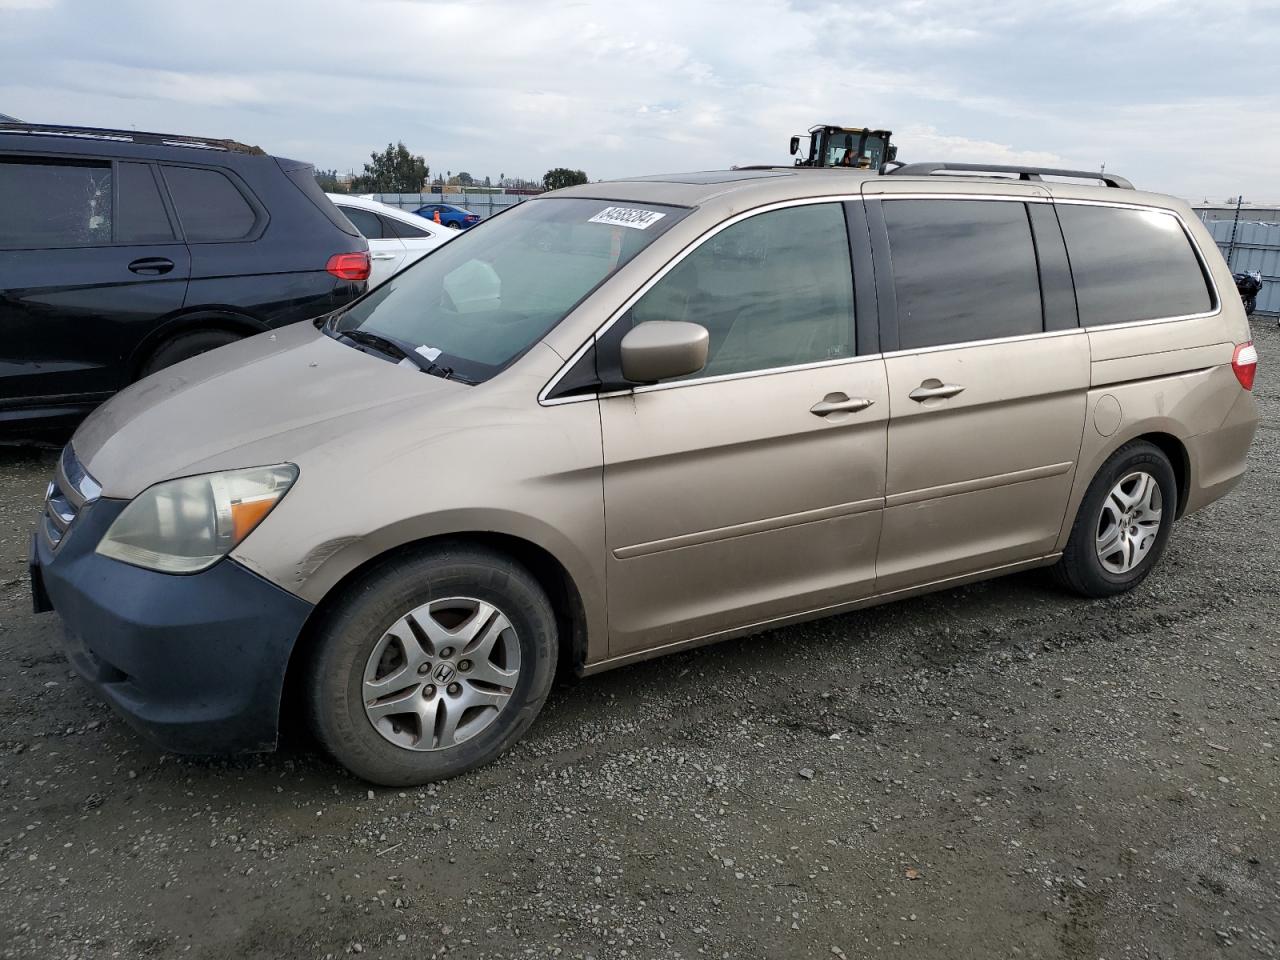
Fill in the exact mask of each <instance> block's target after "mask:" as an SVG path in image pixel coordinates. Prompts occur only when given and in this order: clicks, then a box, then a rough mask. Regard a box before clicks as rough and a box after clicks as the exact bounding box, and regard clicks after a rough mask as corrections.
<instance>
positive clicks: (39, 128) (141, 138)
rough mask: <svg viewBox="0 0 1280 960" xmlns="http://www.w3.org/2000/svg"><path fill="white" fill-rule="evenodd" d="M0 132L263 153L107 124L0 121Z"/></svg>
mask: <svg viewBox="0 0 1280 960" xmlns="http://www.w3.org/2000/svg"><path fill="white" fill-rule="evenodd" d="M0 133H29V134H33V135H35V136H45V137H71V138H74V139H77V140H111V141H115V142H117V143H141V144H148V145H150V146H158V147H191V148H193V149H196V150H225V151H228V152H230V153H247V154H255V155H258V156H265V155H266V151H265V150H263V149H262V148H261V147H254V146H250V145H249V144H247V143H240V142H238V141H236V140H219V139H216V138H214V137H189V136H186V135H185V134H176V133H148V132H146V131H142V130H112V129H110V128H108V127H68V126H61V125H58V124H50V123H22V122H21V121H19V120H14V121H12V122H0Z"/></svg>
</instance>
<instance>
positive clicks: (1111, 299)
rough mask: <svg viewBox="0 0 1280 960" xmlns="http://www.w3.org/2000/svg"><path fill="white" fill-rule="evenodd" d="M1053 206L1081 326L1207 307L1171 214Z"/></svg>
mask: <svg viewBox="0 0 1280 960" xmlns="http://www.w3.org/2000/svg"><path fill="white" fill-rule="evenodd" d="M1056 206H1057V208H1058V219H1059V220H1060V221H1061V222H1062V232H1063V235H1064V236H1065V237H1066V241H1067V256H1068V257H1069V259H1070V260H1071V275H1072V278H1073V279H1074V280H1075V286H1076V302H1077V303H1078V304H1079V307H1080V323H1081V325H1082V326H1086V327H1090V326H1097V325H1100V324H1108V323H1126V322H1129V321H1134V320H1155V319H1159V318H1162V317H1182V316H1187V315H1189V314H1194V313H1206V312H1208V311H1209V310H1210V309H1211V308H1212V299H1211V298H1210V296H1209V287H1208V283H1207V281H1206V279H1205V275H1204V271H1203V269H1202V268H1201V266H1200V260H1199V258H1198V257H1196V254H1195V251H1194V250H1193V249H1192V246H1191V239H1190V238H1189V237H1188V236H1187V233H1186V231H1185V230H1184V229H1183V227H1182V224H1181V223H1180V222H1179V220H1178V218H1177V217H1176V216H1174V215H1173V214H1172V213H1167V212H1164V211H1160V210H1130V209H1124V208H1120V207H1101V206H1091V205H1088V204H1078V203H1058V204H1057V205H1056Z"/></svg>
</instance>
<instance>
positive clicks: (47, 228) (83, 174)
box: [0, 157, 111, 249]
mask: <svg viewBox="0 0 1280 960" xmlns="http://www.w3.org/2000/svg"><path fill="white" fill-rule="evenodd" d="M0 211H2V212H0V247H17V248H27V249H40V248H52V247H82V246H91V245H95V244H107V243H110V242H111V164H109V163H106V162H88V163H84V162H63V161H61V160H55V159H53V158H49V159H43V158H41V159H22V160H18V159H17V158H12V159H11V158H7V157H5V158H0Z"/></svg>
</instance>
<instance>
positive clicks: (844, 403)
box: [809, 393, 875, 417]
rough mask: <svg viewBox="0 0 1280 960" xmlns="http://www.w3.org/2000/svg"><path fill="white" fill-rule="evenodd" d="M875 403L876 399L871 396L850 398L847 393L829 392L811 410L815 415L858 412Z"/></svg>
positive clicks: (824, 415) (826, 415)
mask: <svg viewBox="0 0 1280 960" xmlns="http://www.w3.org/2000/svg"><path fill="white" fill-rule="evenodd" d="M873 403H875V401H874V400H872V399H870V398H869V397H853V398H850V397H849V395H848V394H845V393H828V394H827V395H826V396H825V397H823V398H822V399H821V400H819V401H818V402H817V403H815V404H814V405H813V406H812V407H810V408H809V412H810V413H812V414H813V415H814V416H815V417H829V416H831V414H833V413H857V412H858V411H859V410H865V409H867V407H869V406H871V405H872V404H873Z"/></svg>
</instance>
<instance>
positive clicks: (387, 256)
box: [369, 253, 400, 260]
mask: <svg viewBox="0 0 1280 960" xmlns="http://www.w3.org/2000/svg"><path fill="white" fill-rule="evenodd" d="M398 256H400V254H398V253H371V254H369V259H370V260H394V259H395V258H396V257H398Z"/></svg>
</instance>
